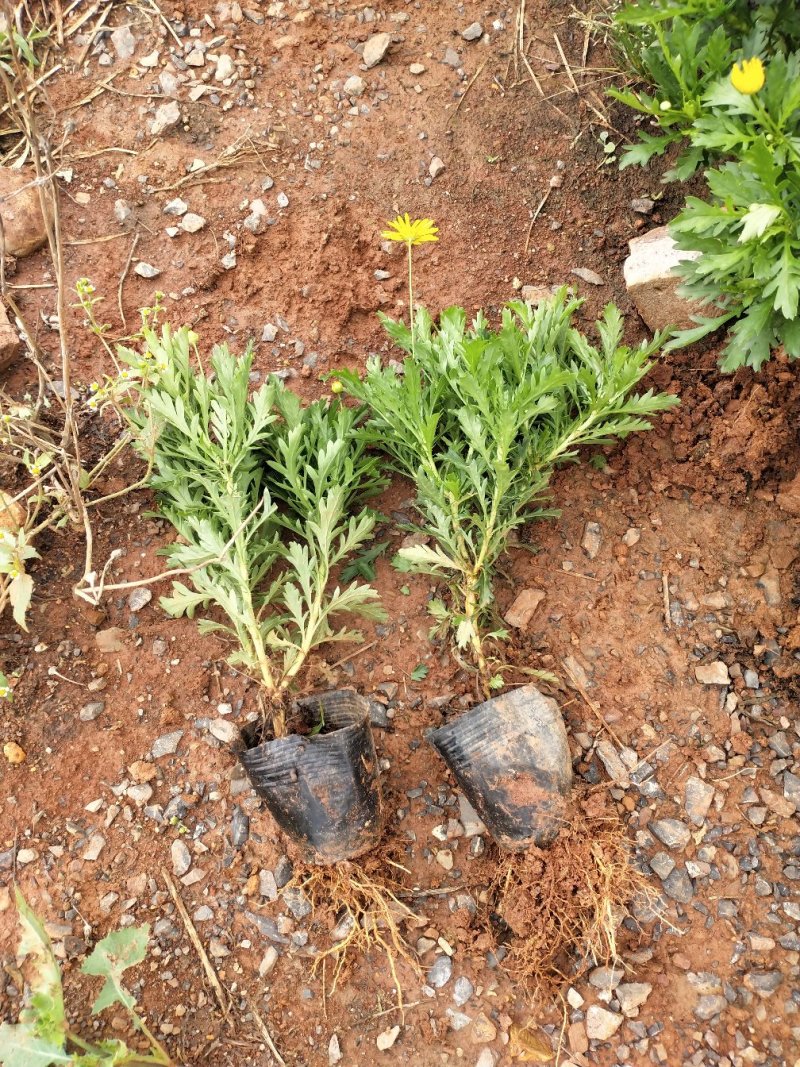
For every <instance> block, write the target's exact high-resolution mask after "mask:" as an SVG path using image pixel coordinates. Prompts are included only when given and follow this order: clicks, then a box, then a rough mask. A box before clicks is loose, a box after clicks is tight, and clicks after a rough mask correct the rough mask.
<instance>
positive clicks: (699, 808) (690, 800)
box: [683, 776, 714, 826]
mask: <svg viewBox="0 0 800 1067" xmlns="http://www.w3.org/2000/svg"><path fill="white" fill-rule="evenodd" d="M713 799H714V787H713V785H709V784H708V782H704V781H703V779H702V778H696V777H694V776H692V777H691V778H687V779H686V785H685V786H684V792H683V806H684V809H685V810H686V814H687V815H688V817H689V820H690V821H691V822H693V823H694V825H695V826H702V825H703V823H704V822H705V820H706V816H707V815H708V809H709V808H710V807H711V801H712V800H713Z"/></svg>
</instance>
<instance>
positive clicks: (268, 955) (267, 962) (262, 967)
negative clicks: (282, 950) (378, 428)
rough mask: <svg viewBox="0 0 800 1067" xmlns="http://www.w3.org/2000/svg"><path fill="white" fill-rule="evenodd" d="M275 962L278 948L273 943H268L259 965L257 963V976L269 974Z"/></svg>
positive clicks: (262, 976)
mask: <svg viewBox="0 0 800 1067" xmlns="http://www.w3.org/2000/svg"><path fill="white" fill-rule="evenodd" d="M277 962H278V950H277V949H276V948H275V946H274V945H269V946H268V947H267V950H266V952H265V953H264V958H263V959H262V960H261V963H259V965H258V976H259V978H266V977H267V975H268V974H269V972H270V971H271V970H272V968H273V967H274V966H275V964H276V963H277Z"/></svg>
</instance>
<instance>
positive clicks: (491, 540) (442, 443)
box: [337, 218, 677, 691]
mask: <svg viewBox="0 0 800 1067" xmlns="http://www.w3.org/2000/svg"><path fill="white" fill-rule="evenodd" d="M419 221H420V220H418V222H419ZM425 221H426V222H428V223H430V220H425ZM393 225H394V226H395V227H396V229H397V231H398V233H399V234H400V235H401V236H399V237H398V238H397V239H401V240H405V241H406V243H407V245H408V252H409V256H410V255H411V249H412V247H413V246H414V243H415V242H414V231H413V229H410V228H409V227H408V224H407V222H406V220H404V219H403V218H398V219H397V220H396V222H395V223H394V224H393ZM412 225H417V223H414V224H412ZM431 225H432V224H431ZM427 232H430V229H429V228H428V230H427ZM403 234H404V235H405V236H403ZM580 304H581V302H580V301H579V300H573V299H571V298H570V297H568V295H567V292H566V290H565V289H562V290H561V291H560V292H559V293H558V295H557V296H555V297H554V298H553V299H552V300H551V301H548V302H545V303H543V304H541V305H540V306H539V307H538V308H533V307H532V306H530V305H529V304H525V303H523V302H521V301H513V302H512V303H510V304H508V305H507V306H506V308H505V309H504V310H503V313H502V319H501V323H500V327H499V329H496V330H494V329H492V328H491V327H490V325H489V323H488V321H487V319H486V318H485V316H484V315H483V314H482V313H481V314H479V315H478V316H477V317H476V318H475V319H474V320H473V321H472V322H471V323H468V321H467V315H466V312H465V311H464V309H463V308H459V307H452V308H448V309H446V310H445V311H443V312H442V314H441V316H440V318H439V320H438V322H434V321H433V319H432V318H431V316H430V314H429V313H428V312H427V311H426V310H425V309H424V308H418V309H416V311H412V315H413V319H412V325H411V326H407V325H405V324H404V323H402V322H397V321H394V320H392V319H390V318H388V317H387V316H385V315H381V321H382V322H383V325H384V327H385V328H386V330H387V332H388V334H389V336H390V337H391V339H392V340H393V341H394V342H395V343H396V344H397V345H398V346H399V347H400V348H401V349H402V350H403V351H404V352H405V353H406V358H405V360H404V362H403V365H402V367H401V368H398V367H397V366H396V365H392V364H389V365H388V366H383V365H381V363H380V361H379V360H378V359H377V358H373V359H371V360H370V361H369V362H368V364H367V368H366V373H365V374H364V376H363V379H362V378H360V377H359V375H358V374H356V373H355V372H353V371H343V372H339V373H338V374H337V377H338V378H339V379H340V380H341V381H342V383H343V384H344V387H345V390H346V392H347V393H348V394H349V395H350V396H352V397H355V398H356V399H358V400H359V401H361V402H362V403H364V404H365V405H366V406H367V407H368V408H369V410H370V412H371V418H370V421H369V423H368V425H367V428H366V432H367V435H368V437H369V440H370V441H371V443H372V444H373V445H374V446H376V447H377V448H380V449H381V450H383V451H384V452H386V453H387V454H388V456H389V457H390V459H391V463H392V467H393V469H394V470H395V471H396V472H397V473H399V474H402V475H403V476H405V477H408V478H410V479H411V480H412V481H413V482H414V484H415V488H416V499H415V507H416V509H417V511H418V513H419V515H420V518H421V524H420V527H419V531H420V532H422V533H423V534H425V535H426V536H427V538H428V543H427V544H420V545H414V546H410V547H407V548H401V549H400V550H399V552H398V554H397V556H396V557H395V560H394V563H395V566H396V567H397V568H398V569H399V570H401V571H405V572H412V573H419V574H428V575H431V576H433V577H436V578H438V579H441V580H443V581H444V583H445V584H446V586H447V589H448V593H449V597H448V600H447V601H445V600H442V599H440V598H436V599H434V600H432V601H431V602H430V605H429V609H430V611H431V614H432V615H433V616H434V619H435V627H434V630H435V631H437V632H439V633H442V632H448V631H450V632H452V634H453V636H454V639H455V644H456V646H457V648H458V649H459V650H460V651H467V652H468V655H469V657H470V658H471V660H472V662H473V664H474V666H475V667H476V668H477V670H478V672H479V674H480V677H481V680H482V683H483V685H484V687H485V688H486V689H487V691H488V688H489V687H494V686H498V685H500V684H502V678H501V677H499V676H498V675H497V674H496V673H493V671H492V670H491V668H490V664H489V660H488V658H487V653H486V649H485V646H484V641H485V637H486V636H487V635H486V632H485V627H486V625H487V624H488V623H489V620H490V618H491V616H492V614H493V612H492V608H493V602H494V594H493V577H494V573H495V570H496V566H497V562H498V559H499V557H500V556H501V555H502V554H503V552H504V551H505V549H506V547H507V544H508V539H509V536H510V534H511V533H512V531H514V530H515V529H517V528H518V527H519V526H521V525H523V524H524V523H527V522H530V521H532V520H534V519H537V518H541V517H543V516H545V515H552V514H554V512H553V511H552V510H547V509H545V508H543V507H542V506H541V505H542V502H543V501H544V500H545V498H546V495H547V489H548V485H549V482H550V478H551V476H552V474H553V471H554V470H555V469H556V467H557V466H559V465H560V464H563V463H567V462H571V461H574V460H576V459H577V457H578V453H579V450H580V449H581V448H582V447H586V446H593V445H594V446H597V445H606V444H609V443H610V442H611V441H612V440H614V439H617V438H621V437H625V436H627V435H628V434H629V433H632V432H634V431H636V430H643V429H647V428H648V427H649V425H650V424H649V421H648V418H649V416H651V415H653V414H655V413H656V412H658V411H663V410H665V409H667V408H669V407H671V406H672V405H673V404H675V403H677V399H676V398H675V397H672V396H666V395H656V394H654V393H653V392H652V390H648V391H647V392H644V393H640V394H634V393H633V392H632V390H633V389H634V388H635V386H636V385H637V383H638V382H639V381H640V380H641V379H642V378H643V377H644V375H645V374H646V373H647V371H648V370H649V369H650V367H651V365H652V364H651V362H650V356H651V355H652V354H653V353H654V352H655V351H656V350H657V349H658V347H659V345H660V344H661V341H662V338H661V337H656V338H655V339H654V340H653V341H651V342H649V343H642V344H641V345H639V346H638V347H637V348H629V347H628V346H625V345H623V344H622V343H621V340H622V325H623V324H622V318H621V316H620V313H619V311H618V310H617V309H616V308H615V307H614V306H613V305H609V306H608V307H607V308H606V309H605V312H604V314H603V317H602V319H601V320H600V321H599V322H598V323H597V331H598V334H599V338H600V345H599V347H594V346H593V345H592V344H591V343H590V342H589V341H588V340H587V338H586V337H585V336H584V335H583V334H581V333H580V332H579V331H578V330H577V329H576V328H575V327H574V326H573V325H572V320H573V317H574V315H575V312H576V311H577V309H578V308H579V307H580ZM489 636H492V637H502V636H505V631H503V630H495V631H494V632H492V633H491V634H490V635H489Z"/></svg>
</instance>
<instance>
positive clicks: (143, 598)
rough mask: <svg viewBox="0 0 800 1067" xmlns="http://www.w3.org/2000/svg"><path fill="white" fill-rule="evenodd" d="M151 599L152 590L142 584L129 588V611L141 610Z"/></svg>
mask: <svg viewBox="0 0 800 1067" xmlns="http://www.w3.org/2000/svg"><path fill="white" fill-rule="evenodd" d="M152 599H153V594H152V592H151V591H150V590H149V589H146V588H145V587H144V586H139V587H138V588H137V589H131V593H130V596H129V597H128V607H129V608H130V610H131V611H141V610H142V608H143V607H145V605H147V604H149V603H150V601H151V600H152Z"/></svg>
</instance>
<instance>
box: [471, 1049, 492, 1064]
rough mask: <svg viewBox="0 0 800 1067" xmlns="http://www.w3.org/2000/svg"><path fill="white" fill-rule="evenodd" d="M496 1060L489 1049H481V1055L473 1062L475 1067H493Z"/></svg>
mask: <svg viewBox="0 0 800 1067" xmlns="http://www.w3.org/2000/svg"><path fill="white" fill-rule="evenodd" d="M496 1063H497V1058H496V1057H495V1054H494V1052H492V1050H491V1049H490V1048H484V1049H481V1054H480V1056H478V1058H477V1060H476V1061H475V1067H495V1064H496Z"/></svg>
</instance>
